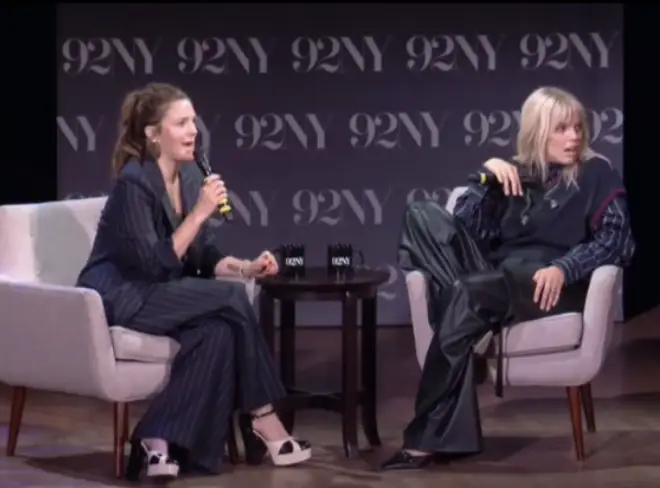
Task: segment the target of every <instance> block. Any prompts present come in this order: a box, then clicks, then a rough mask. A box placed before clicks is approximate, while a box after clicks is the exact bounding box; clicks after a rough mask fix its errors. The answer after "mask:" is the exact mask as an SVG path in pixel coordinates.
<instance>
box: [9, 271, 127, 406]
mask: <svg viewBox="0 0 660 488" xmlns="http://www.w3.org/2000/svg"><path fill="white" fill-rule="evenodd" d="M0 310H2V315H1V316H0V331H1V333H2V337H1V338H0V380H2V381H4V382H7V383H8V384H10V385H16V386H25V387H29V388H37V389H43V390H50V391H59V392H63V393H72V394H79V395H85V396H93V397H97V398H103V399H107V400H112V397H113V395H114V394H115V393H116V392H117V391H118V390H117V388H118V385H117V384H116V378H115V374H114V373H115V359H114V351H113V347H112V343H111V340H110V333H109V330H108V325H107V322H106V319H105V313H104V310H103V305H102V301H101V297H100V296H99V295H98V293H97V292H96V291H94V290H87V289H82V288H74V287H69V286H59V285H49V284H41V283H32V282H16V281H14V282H12V281H8V280H0Z"/></svg>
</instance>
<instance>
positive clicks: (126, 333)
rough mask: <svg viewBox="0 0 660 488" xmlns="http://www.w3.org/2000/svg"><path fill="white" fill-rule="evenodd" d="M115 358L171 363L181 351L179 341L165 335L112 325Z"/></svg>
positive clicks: (111, 334) (111, 335)
mask: <svg viewBox="0 0 660 488" xmlns="http://www.w3.org/2000/svg"><path fill="white" fill-rule="evenodd" d="M110 337H111V339H112V346H113V347H114V350H115V358H116V359H118V360H122V361H139V362H143V363H169V362H170V361H172V359H174V356H176V354H177V353H178V352H179V348H180V346H179V343H178V342H176V341H175V340H174V339H171V338H169V337H165V336H155V335H151V334H145V333H143V332H137V331H134V330H131V329H127V328H125V327H121V326H119V325H113V326H112V327H110Z"/></svg>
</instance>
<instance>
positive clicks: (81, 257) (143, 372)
mask: <svg viewBox="0 0 660 488" xmlns="http://www.w3.org/2000/svg"><path fill="white" fill-rule="evenodd" d="M104 204H105V198H88V199H80V200H68V201H58V202H48V203H41V204H28V205H7V206H3V207H0V310H2V311H3V313H2V315H1V316H0V329H1V330H2V341H0V381H3V382H5V383H7V384H9V385H11V386H12V387H13V394H12V406H11V414H10V422H9V434H8V439H7V455H8V456H13V455H14V453H15V450H16V443H17V439H18V432H19V428H20V424H21V418H22V412H23V408H24V405H25V396H26V389H27V388H33V389H40V390H49V391H57V392H63V393H69V394H74V395H81V396H87V397H94V398H99V399H103V400H106V401H108V402H112V403H113V404H114V460H115V473H116V475H117V476H118V477H121V476H122V475H123V465H124V446H125V443H126V441H127V440H128V430H129V426H128V404H129V403H130V402H133V401H136V400H143V399H146V398H149V397H151V396H153V395H154V394H156V393H157V392H159V391H160V390H161V389H162V387H163V386H164V385H165V384H166V382H167V381H168V379H169V369H170V364H171V361H172V359H173V358H174V356H175V355H176V353H177V352H178V350H179V345H178V343H177V342H176V341H174V340H172V339H170V338H167V337H159V336H152V335H148V334H143V333H139V332H135V331H132V330H130V329H126V328H124V327H121V325H118V324H108V323H107V321H106V317H105V313H104V310H103V305H102V301H101V297H100V296H99V294H98V293H97V292H96V291H94V290H90V289H82V288H75V287H74V286H73V285H74V283H75V280H76V277H77V275H78V273H79V271H80V270H81V269H82V266H83V265H84V263H85V261H86V259H87V257H88V256H89V253H90V250H91V245H92V242H93V239H94V235H95V233H96V227H97V223H98V220H99V217H100V213H101V210H102V208H103V205H104ZM246 287H247V291H248V295H249V297H250V300H251V301H253V300H254V294H255V285H254V282H253V281H251V282H248V283H246ZM110 325H111V326H110ZM230 434H232V435H231V438H230V441H229V442H228V444H229V446H228V447H229V453H230V459H231V461H232V462H236V460H237V452H236V446H235V439H234V438H233V429H230Z"/></svg>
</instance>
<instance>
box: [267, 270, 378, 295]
mask: <svg viewBox="0 0 660 488" xmlns="http://www.w3.org/2000/svg"><path fill="white" fill-rule="evenodd" d="M389 277H390V274H389V273H388V272H387V271H383V270H379V269H370V268H359V267H358V268H356V269H355V270H354V271H353V272H352V273H349V274H346V275H339V276H336V275H330V274H329V273H328V271H327V268H326V267H325V266H312V267H307V268H305V276H299V277H288V276H284V275H282V274H281V273H280V274H277V275H274V276H266V277H263V278H257V280H256V281H257V283H258V284H259V285H260V286H261V287H262V288H268V289H287V290H290V291H328V292H330V291H341V290H350V289H358V288H367V287H371V286H378V285H382V284H383V283H385V282H386V281H387V280H388V279H389Z"/></svg>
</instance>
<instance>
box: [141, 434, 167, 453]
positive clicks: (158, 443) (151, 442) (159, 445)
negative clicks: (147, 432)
mask: <svg viewBox="0 0 660 488" xmlns="http://www.w3.org/2000/svg"><path fill="white" fill-rule="evenodd" d="M142 444H144V446H145V447H146V448H147V449H148V450H150V451H156V452H160V453H161V454H167V453H168V452H167V451H168V450H169V449H168V447H169V446H168V445H167V441H166V440H165V439H153V438H152V439H142Z"/></svg>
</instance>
